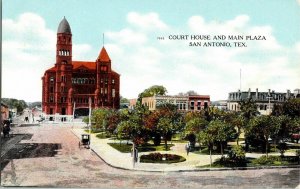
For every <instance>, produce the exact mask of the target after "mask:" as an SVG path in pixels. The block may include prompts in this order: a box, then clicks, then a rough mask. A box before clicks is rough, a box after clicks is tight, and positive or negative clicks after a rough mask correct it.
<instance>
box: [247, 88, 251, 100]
mask: <svg viewBox="0 0 300 189" xmlns="http://www.w3.org/2000/svg"><path fill="white" fill-rule="evenodd" d="M248 98H251V88H249V90H248Z"/></svg>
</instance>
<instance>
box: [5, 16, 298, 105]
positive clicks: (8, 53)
mask: <svg viewBox="0 0 300 189" xmlns="http://www.w3.org/2000/svg"><path fill="white" fill-rule="evenodd" d="M126 21H127V26H126V27H124V28H121V29H120V30H118V31H107V32H106V37H107V39H108V40H107V41H108V42H107V43H106V45H105V46H106V49H107V52H108V54H109V56H110V58H111V60H112V67H113V69H114V70H116V71H117V72H118V73H120V74H121V95H122V96H124V97H126V98H136V97H137V96H138V94H139V93H140V92H142V91H143V90H144V89H145V88H148V87H150V86H151V85H155V84H157V85H164V86H165V87H166V88H167V90H168V91H169V94H171V95H175V94H178V93H179V92H186V91H188V90H195V91H197V92H198V93H200V94H208V95H211V100H219V99H226V98H227V96H228V93H229V92H232V91H237V90H238V88H239V86H240V80H239V76H240V69H242V90H248V88H251V89H253V90H255V88H259V91H267V90H268V89H269V88H270V89H272V90H275V91H286V89H290V90H293V89H294V88H297V87H298V88H299V84H300V78H299V75H298V73H299V72H300V67H299V62H297V60H299V58H300V42H295V45H294V46H292V47H286V46H283V45H281V44H280V43H279V42H278V41H277V39H276V36H275V35H274V32H275V31H273V28H272V27H271V26H269V25H260V26H257V25H254V24H252V23H251V18H250V17H249V16H248V15H237V16H236V17H234V18H232V19H228V20H226V21H222V22H220V21H217V20H212V21H207V20H206V19H205V18H204V17H202V16H201V15H194V16H191V17H190V18H188V19H187V21H186V23H182V24H181V26H172V25H168V23H165V22H164V21H163V20H161V19H160V17H159V15H158V14H157V13H146V14H142V13H136V12H130V13H128V15H127V20H126ZM36 23H38V24H36ZM171 34H172V35H173V34H203V35H205V34H206V35H257V36H259V35H264V36H266V40H265V41H247V48H224V47H209V48H203V47H190V46H189V45H188V41H185V40H168V36H169V35H171ZM158 36H165V40H157V37H158ZM55 42H56V32H55V31H52V30H50V29H48V28H47V26H46V24H45V21H44V19H43V18H42V17H40V16H39V15H36V14H33V13H24V14H22V15H20V17H19V18H17V19H15V20H12V19H4V20H3V72H2V73H3V78H4V79H3V86H2V87H3V90H2V91H3V94H2V96H3V97H14V98H19V99H22V98H25V100H27V101H36V100H40V99H41V77H42V75H43V74H44V71H45V68H50V67H52V66H53V65H54V62H55ZM93 51H97V52H99V51H100V49H96V50H93V47H92V46H91V45H88V44H73V56H74V57H73V58H74V60H91V61H94V59H95V55H94V54H92V52H93ZM16 68H18V69H17V70H16ZM33 68H34V71H33ZM20 76H21V77H20Z"/></svg>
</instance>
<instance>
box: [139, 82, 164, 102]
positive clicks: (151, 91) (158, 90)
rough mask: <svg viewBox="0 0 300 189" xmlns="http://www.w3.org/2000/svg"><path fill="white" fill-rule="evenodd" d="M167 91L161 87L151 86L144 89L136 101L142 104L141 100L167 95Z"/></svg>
mask: <svg viewBox="0 0 300 189" xmlns="http://www.w3.org/2000/svg"><path fill="white" fill-rule="evenodd" d="M167 92H168V91H167V89H166V88H165V87H164V86H162V85H153V86H151V87H149V88H147V89H145V90H144V91H143V92H142V93H140V94H139V97H138V100H137V101H139V102H142V98H144V97H151V96H155V95H165V94H166V93H167Z"/></svg>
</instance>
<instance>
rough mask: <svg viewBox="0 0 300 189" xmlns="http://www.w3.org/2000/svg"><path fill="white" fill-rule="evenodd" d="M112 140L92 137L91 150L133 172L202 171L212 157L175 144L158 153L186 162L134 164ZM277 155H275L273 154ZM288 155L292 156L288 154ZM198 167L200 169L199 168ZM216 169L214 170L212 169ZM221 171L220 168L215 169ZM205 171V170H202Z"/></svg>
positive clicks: (78, 134)
mask: <svg viewBox="0 0 300 189" xmlns="http://www.w3.org/2000/svg"><path fill="white" fill-rule="evenodd" d="M72 132H73V133H74V134H75V135H76V136H77V137H78V138H79V139H81V134H86V133H85V131H84V130H83V129H79V128H78V127H77V128H73V129H72ZM112 142H113V140H111V139H99V138H97V137H96V135H95V134H92V135H91V145H90V147H91V150H93V151H94V152H95V153H96V154H98V156H99V157H100V158H101V159H103V160H104V161H105V162H106V163H107V164H109V165H111V166H113V167H116V168H121V169H131V170H141V171H191V170H201V169H199V166H203V165H209V163H210V157H209V155H199V154H195V153H193V152H190V153H189V155H187V154H186V151H185V144H182V143H174V146H173V147H171V150H170V151H156V152H160V153H171V154H177V155H181V156H183V157H185V158H186V161H184V162H180V163H172V164H159V163H140V162H138V163H135V164H134V163H133V158H132V156H131V153H122V152H119V151H118V150H116V149H115V148H113V147H111V146H110V145H109V144H107V143H112ZM149 153H151V152H140V153H139V157H140V156H141V155H143V154H149ZM262 155H264V154H256V153H247V154H246V157H253V158H257V157H260V156H262ZM272 155H275V154H272ZM276 155H278V153H277V154H276ZM286 155H291V154H289V153H286ZM220 157H221V155H212V161H215V160H216V159H217V158H220ZM197 167H198V168H197ZM211 169H214V168H211ZM215 169H216V170H220V168H215ZM202 170H205V169H202Z"/></svg>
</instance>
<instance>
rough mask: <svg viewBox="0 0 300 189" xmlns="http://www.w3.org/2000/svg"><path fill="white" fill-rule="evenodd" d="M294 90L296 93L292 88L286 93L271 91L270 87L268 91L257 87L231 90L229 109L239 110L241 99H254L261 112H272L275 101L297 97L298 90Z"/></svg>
mask: <svg viewBox="0 0 300 189" xmlns="http://www.w3.org/2000/svg"><path fill="white" fill-rule="evenodd" d="M294 92H295V93H294V94H293V93H291V91H290V90H287V92H286V93H282V92H275V91H271V90H270V89H269V90H268V92H258V89H256V91H255V92H251V89H250V88H249V90H248V91H244V92H242V91H240V90H239V91H238V92H231V93H229V96H228V101H227V109H228V110H232V111H239V110H240V106H239V102H240V101H242V100H246V99H252V100H254V102H255V103H256V104H257V108H258V111H259V112H260V113H261V114H264V115H266V114H270V113H271V112H272V109H273V106H274V104H275V103H283V102H284V101H286V100H287V99H289V98H296V97H297V93H296V92H297V91H294ZM295 94H296V95H295Z"/></svg>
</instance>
